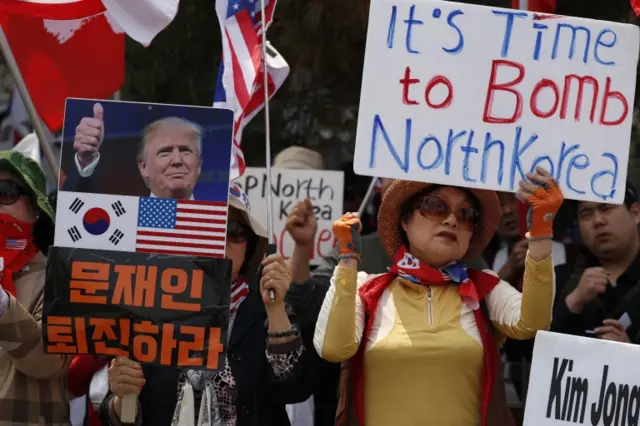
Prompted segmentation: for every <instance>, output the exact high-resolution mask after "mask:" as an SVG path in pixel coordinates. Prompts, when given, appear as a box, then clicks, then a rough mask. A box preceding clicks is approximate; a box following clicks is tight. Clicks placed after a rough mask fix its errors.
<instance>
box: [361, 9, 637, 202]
mask: <svg viewBox="0 0 640 426" xmlns="http://www.w3.org/2000/svg"><path fill="white" fill-rule="evenodd" d="M639 46H640V36H639V30H638V27H637V26H635V25H628V24H619V23H614V22H604V21H595V20H587V19H578V18H571V17H561V16H539V15H536V14H534V13H532V12H526V11H519V10H511V9H501V8H493V7H485V6H475V5H467V4H461V3H453V2H443V1H440V0H420V1H411V0H393V1H391V0H372V1H371V10H370V14H369V29H368V35H367V47H366V53H365V63H364V73H363V78H362V90H361V98H360V110H359V113H358V130H357V136H356V150H355V155H354V170H355V172H356V173H358V174H361V175H368V176H382V177H389V178H396V179H409V180H416V181H423V182H436V183H446V184H451V185H457V186H464V187H476V188H486V189H493V190H502V191H515V190H517V185H518V182H519V181H520V180H522V179H524V175H525V173H527V172H529V171H531V170H533V169H534V168H535V166H537V165H539V166H541V167H543V168H545V169H547V170H549V171H550V172H551V173H552V174H553V175H554V176H555V177H556V179H557V180H558V182H559V183H560V185H561V187H562V189H563V192H564V195H565V197H566V198H570V199H580V200H593V201H603V200H606V201H608V202H615V203H622V201H623V198H624V187H625V178H626V174H627V163H628V153H629V142H630V135H631V124H632V123H631V122H632V115H633V102H634V96H635V85H636V67H637V62H638V50H639Z"/></svg>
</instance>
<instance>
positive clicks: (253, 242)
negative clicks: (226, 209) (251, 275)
mask: <svg viewBox="0 0 640 426" xmlns="http://www.w3.org/2000/svg"><path fill="white" fill-rule="evenodd" d="M230 208H231V209H233V210H235V211H237V212H238V213H239V219H236V220H238V221H239V222H240V223H242V226H243V227H244V229H245V230H246V231H247V250H246V252H245V254H244V260H243V262H242V266H241V267H240V273H239V274H240V276H242V275H245V274H246V273H247V270H248V269H249V265H250V263H251V259H252V258H253V256H254V254H255V252H256V247H257V246H258V236H257V235H256V233H255V232H253V229H252V228H251V223H247V222H248V221H247V218H246V215H245V214H244V213H243V212H242V211H240V210H238V209H236V208H235V207H230Z"/></svg>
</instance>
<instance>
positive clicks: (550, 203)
mask: <svg viewBox="0 0 640 426" xmlns="http://www.w3.org/2000/svg"><path fill="white" fill-rule="evenodd" d="M527 179H529V180H530V181H531V182H532V183H528V182H525V181H521V182H520V188H519V190H518V197H519V198H520V199H521V200H527V201H528V202H529V206H530V207H529V217H528V218H527V222H528V225H529V232H528V234H527V236H528V238H530V239H534V240H535V239H545V238H551V237H553V219H554V218H555V216H556V213H558V210H559V209H560V206H561V205H562V202H563V201H564V196H563V195H562V191H561V190H560V188H559V187H558V183H557V182H556V180H555V179H554V178H553V176H551V175H550V174H549V172H547V171H546V170H544V169H543V168H541V167H536V172H535V173H527Z"/></svg>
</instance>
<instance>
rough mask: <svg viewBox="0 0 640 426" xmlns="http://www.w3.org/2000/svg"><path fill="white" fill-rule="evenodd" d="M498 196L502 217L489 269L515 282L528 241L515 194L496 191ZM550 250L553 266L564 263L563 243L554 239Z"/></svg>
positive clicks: (516, 281) (521, 266) (519, 275)
mask: <svg viewBox="0 0 640 426" xmlns="http://www.w3.org/2000/svg"><path fill="white" fill-rule="evenodd" d="M498 198H499V199H500V207H501V208H502V218H501V219H500V225H499V226H498V230H497V232H496V234H497V236H498V238H499V244H500V247H499V249H498V251H497V252H496V254H495V257H494V258H493V261H492V262H491V263H490V264H491V269H492V270H494V271H496V272H497V273H498V276H499V277H500V278H501V279H503V280H505V281H507V282H510V283H515V284H517V283H518V282H519V281H520V280H521V279H522V273H523V272H524V260H525V258H526V255H527V248H528V246H529V241H528V240H527V239H526V238H524V237H523V235H522V234H521V231H520V220H519V218H518V212H517V199H516V195H515V194H512V193H510V192H498ZM551 250H552V253H553V266H554V267H555V266H558V265H563V264H565V263H566V261H567V256H566V251H565V247H564V244H562V243H560V242H558V241H555V240H554V241H552V242H551Z"/></svg>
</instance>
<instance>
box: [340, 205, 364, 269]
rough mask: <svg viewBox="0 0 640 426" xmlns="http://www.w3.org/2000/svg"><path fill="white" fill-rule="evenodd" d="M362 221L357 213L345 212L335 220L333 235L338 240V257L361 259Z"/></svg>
mask: <svg viewBox="0 0 640 426" xmlns="http://www.w3.org/2000/svg"><path fill="white" fill-rule="evenodd" d="M361 230H362V223H360V217H359V215H358V214H357V213H345V214H344V215H343V216H342V217H341V218H340V219H338V220H336V221H335V222H333V235H335V237H336V239H337V240H338V259H340V258H348V257H351V258H354V259H357V260H358V261H360V250H361V239H360V231H361Z"/></svg>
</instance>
